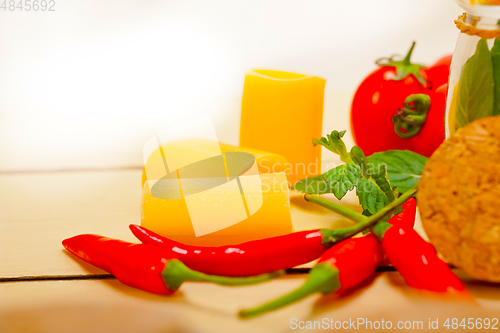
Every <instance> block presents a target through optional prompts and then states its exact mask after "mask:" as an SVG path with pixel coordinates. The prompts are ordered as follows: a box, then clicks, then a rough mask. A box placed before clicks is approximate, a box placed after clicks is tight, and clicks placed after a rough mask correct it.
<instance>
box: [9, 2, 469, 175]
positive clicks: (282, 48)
mask: <svg viewBox="0 0 500 333" xmlns="http://www.w3.org/2000/svg"><path fill="white" fill-rule="evenodd" d="M0 1H3V0H0ZM17 2H18V0H16V3H17ZM55 2H56V5H55V7H54V8H55V12H42V11H38V12H33V11H31V12H25V11H23V12H20V11H19V9H16V11H14V12H10V11H8V10H7V11H3V9H2V10H0V171H4V172H5V171H10V170H44V169H51V170H52V169H64V168H91V167H121V166H139V165H140V164H141V162H142V145H143V144H144V143H145V142H146V140H147V139H148V138H149V137H150V136H152V135H154V134H155V133H156V132H158V131H160V130H162V129H164V128H167V127H168V126H169V123H171V122H172V121H173V120H174V119H176V118H179V117H183V118H185V117H191V116H193V115H196V114H206V113H211V114H212V116H213V117H214V120H215V123H216V127H217V130H218V133H219V140H220V141H226V142H228V143H233V144H237V142H238V127H239V112H240V105H239V103H240V98H241V93H242V89H243V80H244V74H245V71H246V70H248V69H251V68H267V69H281V70H287V71H294V72H299V73H304V74H312V75H317V76H321V77H323V78H325V79H327V86H326V91H327V94H326V95H325V112H343V113H346V112H348V102H349V100H347V102H346V100H345V99H346V98H344V101H343V102H342V103H343V104H342V106H338V105H336V103H337V102H338V103H340V98H339V101H337V100H336V97H335V96H348V98H350V94H351V93H352V91H354V89H355V88H356V86H357V85H358V84H359V83H360V82H361V80H362V79H363V78H364V76H365V75H367V74H368V73H369V72H370V71H372V70H374V69H375V65H374V60H376V59H377V58H380V57H383V56H389V55H391V54H393V53H400V54H404V53H406V51H407V50H408V48H409V47H410V45H411V42H412V41H413V40H415V41H417V47H416V49H415V52H414V61H416V62H420V63H424V64H431V63H432V62H433V61H435V60H436V59H437V58H439V57H440V56H442V55H445V54H447V53H451V52H452V51H453V49H454V46H455V42H456V38H457V36H458V31H457V30H456V28H455V26H454V24H453V20H454V19H455V18H456V17H457V16H458V15H459V14H460V13H461V12H462V10H461V9H460V8H459V7H458V6H457V5H456V4H455V3H454V2H453V1H452V0H420V1H410V0H376V1H374V0H350V1H346V0H344V1H340V0H308V1H305V0H304V1H298V0H211V1H208V0H168V1H167V0H143V1H118V0H106V1H104V0H85V1H76V0H55ZM343 92H345V94H344V95H342V93H343ZM340 118H342V119H344V120H345V119H348V118H347V115H346V114H343V115H341V117H340ZM344 125H345V124H342V126H344ZM329 130H332V128H324V132H326V131H329Z"/></svg>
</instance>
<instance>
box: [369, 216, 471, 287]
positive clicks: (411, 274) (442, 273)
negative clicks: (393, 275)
mask: <svg viewBox="0 0 500 333" xmlns="http://www.w3.org/2000/svg"><path fill="white" fill-rule="evenodd" d="M409 216H410V215H407V216H405V217H404V218H403V219H401V218H399V219H398V216H397V215H396V216H395V217H393V218H392V219H391V220H389V223H387V222H379V223H377V224H376V225H375V226H374V228H373V232H374V233H375V234H376V235H377V236H378V237H379V239H381V240H382V247H383V248H384V251H385V254H386V256H387V258H388V259H389V261H390V263H391V264H392V265H393V266H394V267H395V268H396V269H397V270H398V272H399V273H400V274H401V276H402V277H403V278H404V279H405V281H406V283H407V284H408V285H409V286H410V287H412V288H415V289H419V290H427V291H432V292H440V293H458V292H463V293H466V289H465V286H464V284H463V282H462V280H460V278H458V277H457V276H456V275H455V274H454V273H453V272H452V271H451V268H450V266H448V264H446V263H445V262H444V261H442V260H441V259H440V258H439V257H438V255H437V252H436V249H435V248H434V246H433V245H432V244H430V243H428V242H426V241H425V240H424V239H423V238H422V237H420V235H419V234H418V233H417V232H416V231H415V230H414V229H413V227H410V226H409V224H410V223H409V221H405V219H406V218H409Z"/></svg>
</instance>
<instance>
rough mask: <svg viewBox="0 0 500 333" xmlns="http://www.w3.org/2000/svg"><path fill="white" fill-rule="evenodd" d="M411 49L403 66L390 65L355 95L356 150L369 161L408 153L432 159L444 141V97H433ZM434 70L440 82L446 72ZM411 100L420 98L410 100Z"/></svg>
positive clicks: (400, 62) (353, 120)
mask: <svg viewBox="0 0 500 333" xmlns="http://www.w3.org/2000/svg"><path fill="white" fill-rule="evenodd" d="M413 47H414V45H413V46H412V48H411V49H410V51H409V52H408V55H407V56H406V58H405V59H404V60H402V61H392V60H391V59H390V60H389V62H387V63H386V64H384V65H381V67H380V68H379V69H377V70H376V71H374V72H373V73H371V74H370V75H369V76H368V77H367V78H365V80H364V81H363V82H362V83H361V85H360V86H359V87H358V89H357V91H356V94H355V95H354V99H353V102H352V107H351V129H352V132H353V136H354V140H355V142H356V144H357V145H358V146H359V147H360V148H361V149H362V150H363V151H364V152H365V154H366V155H371V154H373V153H375V152H379V151H385V150H389V149H401V150H404V149H408V150H412V151H415V152H417V153H419V154H422V155H425V156H430V155H431V154H432V152H434V150H435V149H436V148H437V146H439V145H440V144H441V142H443V140H444V134H443V122H444V112H445V104H446V103H445V98H446V96H445V94H444V95H443V94H441V92H442V90H441V91H440V93H435V92H434V90H433V89H432V86H433V83H432V82H431V81H429V80H428V74H427V73H428V72H427V70H426V69H425V68H424V67H423V66H421V65H417V64H412V63H411V62H410V57H411V53H412V51H413ZM436 65H438V66H436V67H435V68H436V69H435V70H431V71H430V73H431V75H433V78H435V77H437V76H439V78H441V81H442V77H443V74H442V73H443V70H442V66H441V64H439V63H436ZM433 67H434V66H433ZM431 69H432V68H431ZM438 81H439V80H438ZM410 95H418V96H413V97H412V98H410V99H408V100H407V98H408V97H409V96H410ZM426 96H427V97H426ZM429 99H430V100H431V101H430V109H429V105H427V106H426V107H427V109H426V110H425V112H424V111H423V109H425V105H426V104H429ZM405 101H407V103H408V105H405ZM417 108H418V109H417ZM440 108H441V109H442V110H441V109H440ZM424 113H425V114H424ZM396 121H397V122H398V125H396ZM434 131H436V133H434Z"/></svg>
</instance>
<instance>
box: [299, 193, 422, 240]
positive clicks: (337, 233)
mask: <svg viewBox="0 0 500 333" xmlns="http://www.w3.org/2000/svg"><path fill="white" fill-rule="evenodd" d="M417 187H418V183H416V184H415V185H413V186H412V187H411V188H410V189H409V190H408V191H406V192H405V193H403V194H401V196H400V197H399V198H397V199H396V200H394V201H392V202H390V203H389V204H388V205H387V206H385V207H384V208H382V209H381V210H379V211H378V212H376V213H375V214H373V215H372V216H370V217H366V216H364V215H361V214H358V213H355V212H353V213H354V214H357V215H360V216H362V217H363V219H359V220H360V222H358V224H356V225H354V226H352V227H350V228H343V229H333V230H329V231H328V229H326V230H325V229H322V234H323V242H324V243H326V242H327V240H328V239H329V241H330V242H332V243H334V242H338V241H341V240H344V239H346V238H349V237H351V236H354V235H356V234H357V233H359V232H361V231H363V230H365V229H367V228H369V227H371V226H372V225H374V224H375V223H377V222H378V221H380V220H381V219H382V218H384V217H385V216H387V215H389V214H390V213H391V212H392V211H393V210H394V209H395V208H397V207H399V206H400V205H402V204H403V203H405V202H406V200H408V199H410V198H411V197H413V196H414V195H415V193H417ZM306 195H307V194H306ZM315 198H316V199H319V201H324V202H322V203H323V204H324V205H321V206H323V207H325V208H328V209H330V208H329V207H330V205H333V207H335V210H334V209H332V210H333V211H336V209H337V208H338V207H337V206H339V205H337V204H334V203H331V202H329V201H326V200H325V199H322V198H320V197H315ZM315 203H316V202H315ZM325 203H326V204H325ZM318 204H319V203H318ZM358 218H359V217H358Z"/></svg>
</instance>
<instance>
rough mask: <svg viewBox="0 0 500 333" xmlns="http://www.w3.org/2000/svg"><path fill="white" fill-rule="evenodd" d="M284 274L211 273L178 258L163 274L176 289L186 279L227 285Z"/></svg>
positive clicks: (170, 286) (165, 280)
mask: <svg viewBox="0 0 500 333" xmlns="http://www.w3.org/2000/svg"><path fill="white" fill-rule="evenodd" d="M283 274H285V271H284V270H280V271H276V272H272V273H266V274H261V275H256V276H248V277H227V276H217V275H209V274H204V273H201V272H197V271H194V270H192V269H190V268H188V267H187V266H186V265H184V264H183V263H182V262H181V261H180V260H178V259H172V260H169V261H168V263H167V264H166V265H165V268H164V269H163V272H162V273H161V276H162V278H163V281H164V282H165V285H166V286H167V288H168V289H170V290H176V289H178V288H179V287H180V286H181V284H182V283H183V282H185V281H207V282H213V283H217V284H221V285H227V286H240V285H247V284H254V283H259V282H263V281H267V280H270V279H272V278H274V277H277V276H280V275H283Z"/></svg>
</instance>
